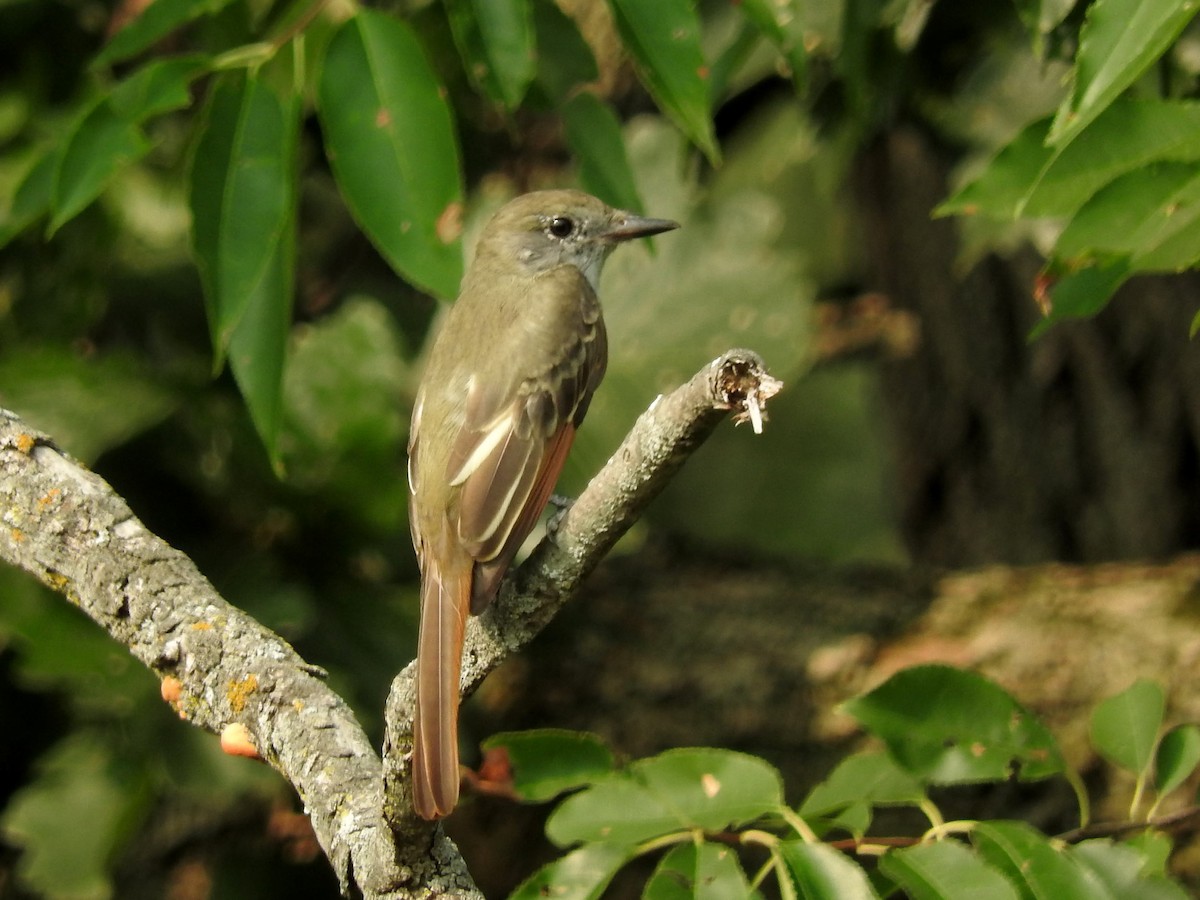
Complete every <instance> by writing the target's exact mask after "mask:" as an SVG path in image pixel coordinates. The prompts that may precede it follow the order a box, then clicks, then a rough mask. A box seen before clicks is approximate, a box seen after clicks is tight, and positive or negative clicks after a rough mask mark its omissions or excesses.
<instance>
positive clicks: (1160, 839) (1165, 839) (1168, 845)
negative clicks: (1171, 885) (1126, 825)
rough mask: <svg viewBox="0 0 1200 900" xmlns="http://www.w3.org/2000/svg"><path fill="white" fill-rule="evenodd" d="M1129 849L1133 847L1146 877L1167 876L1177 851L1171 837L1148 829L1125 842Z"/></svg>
mask: <svg viewBox="0 0 1200 900" xmlns="http://www.w3.org/2000/svg"><path fill="white" fill-rule="evenodd" d="M1125 845H1126V846H1127V847H1132V848H1133V850H1134V851H1136V852H1137V854H1138V856H1140V857H1141V860H1142V874H1143V875H1145V876H1146V877H1151V876H1165V875H1166V874H1167V863H1168V862H1169V861H1170V859H1171V853H1172V851H1173V850H1174V849H1175V845H1174V842H1173V841H1172V840H1171V837H1170V835H1167V834H1163V833H1162V832H1161V831H1155V830H1154V829H1152V828H1147V829H1146V830H1144V831H1142V832H1141V833H1140V834H1135V835H1134V836H1133V837H1131V838H1129V839H1128V840H1126V841H1125Z"/></svg>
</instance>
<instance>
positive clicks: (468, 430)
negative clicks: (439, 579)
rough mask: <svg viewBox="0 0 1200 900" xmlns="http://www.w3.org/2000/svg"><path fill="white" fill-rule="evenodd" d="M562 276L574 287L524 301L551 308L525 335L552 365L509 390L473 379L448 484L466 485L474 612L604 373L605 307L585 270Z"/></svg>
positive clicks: (537, 505)
mask: <svg viewBox="0 0 1200 900" xmlns="http://www.w3.org/2000/svg"><path fill="white" fill-rule="evenodd" d="M559 271H560V273H561V274H560V275H559V276H558V277H559V278H566V279H569V282H568V284H566V285H564V284H562V282H561V281H560V282H559V283H557V284H556V283H554V282H553V281H550V280H547V281H546V282H544V283H542V284H539V287H538V289H537V291H538V293H541V292H543V291H545V292H547V295H546V298H542V297H538V296H532V297H527V298H526V303H527V304H529V305H531V306H537V305H538V303H539V301H540V300H542V299H546V300H547V302H546V305H545V307H544V316H543V317H541V319H540V320H538V319H537V317H534V319H535V322H534V328H533V329H531V330H530V331H529V332H528V333H525V334H523V335H521V336H520V340H521V341H523V342H532V343H535V344H536V343H538V342H539V341H541V342H543V344H544V346H542V347H537V348H534V349H537V350H542V351H543V352H542V353H540V354H535V355H540V356H541V357H542V359H544V360H547V362H546V363H544V364H543V366H542V368H541V369H540V370H538V371H534V372H527V373H525V374H524V375H523V376H519V377H518V378H516V379H514V380H512V381H511V382H509V383H508V384H503V385H496V384H484V383H482V382H480V381H479V380H478V379H471V381H470V384H469V389H468V395H467V402H466V411H465V417H464V421H463V425H462V428H461V429H460V431H459V433H458V436H457V438H456V440H455V442H454V445H453V447H452V449H451V452H450V457H449V462H448V464H447V471H446V475H447V478H448V480H449V482H450V484H452V485H461V486H462V490H461V493H460V495H459V502H458V508H457V510H456V511H455V512H456V515H457V520H458V537H459V540H460V541H461V542H462V545H463V547H465V548H466V550H467V552H468V553H469V554H470V555H471V556H472V557H474V559H475V560H476V562H477V565H476V584H475V588H474V590H473V599H472V611H473V612H478V611H479V610H480V609H482V607H483V606H485V605H486V604H487V602H488V601H489V600H490V599H491V597H492V595H493V594H494V593H495V588H496V586H497V585H498V583H499V580H500V578H501V577H502V576H503V574H504V571H505V569H507V568H508V565H509V563H511V562H512V558H513V556H514V555H515V554H516V552H517V549H518V548H519V547H520V545H521V542H522V541H524V539H525V537H526V536H527V535H528V534H529V532H530V531H531V530H532V529H533V526H534V525H535V524H536V522H537V518H538V516H539V515H540V514H541V511H542V509H543V508H544V507H545V505H546V501H547V500H548V498H549V496H550V492H551V491H552V490H553V489H554V484H555V482H556V481H557V480H558V475H559V472H560V471H561V470H562V466H563V462H564V461H565V459H566V456H567V451H568V450H569V449H570V446H571V442H572V440H573V438H574V434H575V427H576V426H577V425H578V424H579V422H580V421H582V418H583V414H584V412H586V410H587V405H588V402H589V401H590V399H591V395H592V392H593V391H594V390H595V388H596V385H597V384H598V383H599V381H600V378H601V377H602V376H603V374H604V366H605V362H606V359H607V339H606V337H605V333H604V323H603V321H602V319H601V318H600V314H599V304H598V303H597V302H596V300H595V295H594V294H593V293H592V290H591V287H590V286H589V285H588V283H587V281H586V280H585V279H584V278H583V277H582V276H581V275H580V274H579V272H578V270H576V269H574V268H567V267H564V268H563V269H562V270H559ZM564 287H567V288H569V289H570V290H573V291H577V292H579V293H578V295H577V296H578V297H579V301H578V302H577V303H567V304H564V303H562V301H561V297H562V294H561V290H562V288H564ZM555 291H558V292H559V293H558V294H557V303H553V304H552V303H551V302H550V301H552V300H553V299H554V297H555V294H554V293H552V292H555ZM555 315H558V316H565V317H567V319H566V321H559V322H558V323H555V327H546V325H547V321H546V318H545V317H547V316H555ZM564 326H566V327H564ZM564 337H569V339H567V340H564Z"/></svg>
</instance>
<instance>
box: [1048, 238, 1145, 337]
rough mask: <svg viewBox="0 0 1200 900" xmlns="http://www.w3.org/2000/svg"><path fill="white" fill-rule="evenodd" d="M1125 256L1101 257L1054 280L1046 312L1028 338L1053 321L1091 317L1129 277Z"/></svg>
mask: <svg viewBox="0 0 1200 900" xmlns="http://www.w3.org/2000/svg"><path fill="white" fill-rule="evenodd" d="M1130 274H1132V273H1131V272H1130V271H1129V260H1128V259H1127V258H1126V257H1120V258H1117V259H1110V260H1104V261H1101V262H1100V263H1098V264H1096V265H1094V266H1087V267H1086V268H1083V269H1077V270H1076V271H1074V272H1070V273H1068V274H1066V275H1064V276H1062V277H1061V278H1059V279H1058V281H1056V282H1055V283H1054V285H1053V287H1052V288H1051V289H1050V305H1049V311H1048V313H1047V314H1046V318H1044V319H1043V320H1042V321H1041V322H1040V323H1038V325H1037V326H1036V327H1035V328H1034V329H1033V332H1032V333H1031V335H1030V337H1031V338H1036V337H1037V336H1039V335H1041V334H1043V333H1044V332H1045V331H1046V330H1047V329H1048V328H1049V327H1050V326H1051V325H1053V324H1054V323H1055V322H1061V321H1062V320H1063V319H1080V318H1087V317H1088V316H1094V315H1095V314H1096V313H1098V312H1099V311H1100V310H1102V309H1103V308H1104V307H1105V306H1106V305H1108V301H1109V300H1111V299H1112V295H1113V294H1115V293H1116V292H1117V288H1119V287H1120V286H1121V285H1122V284H1124V283H1125V281H1126V279H1128V278H1129V276H1130Z"/></svg>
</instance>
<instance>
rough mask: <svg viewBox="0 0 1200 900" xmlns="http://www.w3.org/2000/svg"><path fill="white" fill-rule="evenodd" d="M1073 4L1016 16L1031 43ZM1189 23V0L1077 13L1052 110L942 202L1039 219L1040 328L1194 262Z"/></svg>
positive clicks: (1112, 0)
mask: <svg viewBox="0 0 1200 900" xmlns="http://www.w3.org/2000/svg"><path fill="white" fill-rule="evenodd" d="M1071 6H1072V4H1070V3H1059V4H1049V3H1046V4H1040V11H1039V12H1038V13H1037V14H1036V15H1031V16H1027V20H1028V19H1029V18H1032V19H1035V20H1036V25H1035V28H1034V33H1035V35H1036V38H1037V39H1038V40H1039V41H1040V40H1041V39H1042V38H1043V37H1044V36H1045V35H1046V34H1048V33H1052V32H1054V31H1055V29H1058V28H1059V27H1060V24H1061V22H1062V20H1063V19H1064V18H1065V17H1066V15H1067V13H1068V12H1069V11H1070V9H1071ZM1052 7H1053V8H1052ZM1195 14H1196V7H1195V5H1194V4H1193V3H1190V2H1188V0H1159V2H1151V3H1142V2H1136V0H1097V2H1094V3H1091V4H1089V5H1088V6H1087V8H1086V13H1085V15H1084V17H1083V20H1082V23H1081V24H1080V25H1079V26H1078V28H1077V29H1075V30H1073V31H1072V38H1073V41H1074V42H1077V50H1075V52H1074V53H1073V55H1072V58H1071V60H1070V63H1071V65H1070V70H1069V76H1068V77H1069V88H1068V90H1067V91H1066V93H1065V95H1064V96H1063V98H1062V100H1061V102H1060V103H1059V106H1058V109H1057V110H1056V112H1055V113H1054V114H1053V115H1052V116H1049V117H1046V118H1039V119H1038V120H1037V121H1034V122H1032V123H1031V124H1028V125H1027V126H1026V127H1025V128H1024V130H1022V131H1021V133H1020V134H1018V135H1017V136H1016V137H1015V138H1013V139H1012V140H1011V141H1010V142H1009V143H1007V144H1006V145H1005V146H1004V147H1003V148H1002V149H1001V150H1000V151H999V153H998V154H997V155H996V156H995V158H994V159H993V160H992V161H991V162H990V163H989V164H988V165H987V166H986V167H985V168H984V169H983V170H982V171H981V172H979V173H977V174H976V175H975V176H974V177H973V178H972V179H971V180H969V181H968V183H966V184H965V185H964V186H962V187H961V188H960V189H959V190H958V191H957V192H956V193H955V194H954V195H953V196H952V197H950V198H949V199H948V200H947V201H946V202H945V203H944V204H942V206H941V207H940V210H939V211H940V213H941V214H943V215H950V214H953V215H962V216H983V217H989V218H994V219H998V220H1007V221H1014V220H1024V221H1033V220H1045V221H1046V222H1048V223H1049V224H1050V234H1051V235H1052V236H1051V237H1050V238H1049V239H1048V240H1047V241H1046V243H1047V244H1048V248H1047V255H1048V261H1047V263H1046V266H1045V269H1044V272H1043V279H1042V283H1041V284H1040V286H1039V287H1038V290H1037V295H1038V300H1039V303H1040V304H1041V306H1042V309H1043V312H1044V313H1045V314H1046V318H1045V320H1044V321H1043V322H1042V323H1041V325H1040V326H1039V329H1038V331H1039V332H1040V331H1041V330H1044V329H1045V328H1046V327H1049V326H1050V325H1051V324H1053V323H1054V322H1056V321H1060V320H1062V319H1066V318H1072V317H1087V316H1092V315H1094V314H1096V313H1097V312H1098V311H1099V310H1101V309H1102V308H1103V307H1104V306H1105V305H1106V304H1107V303H1108V301H1109V299H1110V298H1111V297H1112V295H1113V294H1114V293H1115V292H1116V290H1117V289H1118V288H1119V287H1120V286H1121V285H1122V284H1123V283H1124V282H1125V281H1126V280H1128V279H1129V278H1130V277H1132V276H1134V275H1137V274H1139V273H1150V272H1160V273H1174V272H1182V271H1184V270H1187V269H1190V268H1193V267H1195V266H1196V264H1197V263H1198V262H1200V243H1197V237H1196V236H1197V234H1198V231H1197V229H1196V227H1195V223H1196V221H1197V218H1198V217H1200V212H1198V210H1200V203H1198V202H1197V197H1198V196H1200V194H1198V192H1197V187H1196V185H1197V183H1198V182H1197V178H1198V175H1200V170H1198V169H1197V162H1198V161H1200V149H1198V148H1200V141H1197V130H1196V128H1197V122H1200V119H1197V114H1198V109H1197V106H1196V102H1195V99H1194V98H1195V94H1196V87H1197V85H1196V78H1195V77H1196V74H1197V73H1196V70H1195V68H1194V66H1192V65H1191V64H1190V63H1189V62H1188V59H1189V57H1188V56H1187V47H1189V46H1190V42H1191V41H1193V40H1194V39H1195V33H1194V26H1193V20H1194V17H1195ZM1198 328H1200V316H1198V317H1197V318H1196V319H1195V320H1194V321H1193V325H1192V332H1193V333H1195V331H1196V330H1197V329H1198Z"/></svg>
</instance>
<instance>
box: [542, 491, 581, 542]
mask: <svg viewBox="0 0 1200 900" xmlns="http://www.w3.org/2000/svg"><path fill="white" fill-rule="evenodd" d="M574 503H575V498H573V497H568V496H566V495H565V494H551V495H550V499H549V500H547V501H546V506H547V507H548V508H549V509H550V510H551V512H550V518H549V519H547V520H546V534H547V535H549V536H550V537H551V538H553V537H554V536H555V535H556V534H557V533H558V526H559V525H561V524H562V520H563V517H564V516H565V515H566V514H567V510H569V509H570V508H571V507H572V506H573V505H574Z"/></svg>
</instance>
